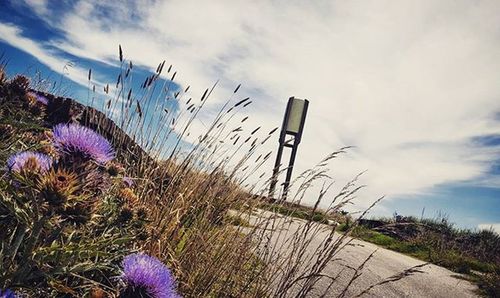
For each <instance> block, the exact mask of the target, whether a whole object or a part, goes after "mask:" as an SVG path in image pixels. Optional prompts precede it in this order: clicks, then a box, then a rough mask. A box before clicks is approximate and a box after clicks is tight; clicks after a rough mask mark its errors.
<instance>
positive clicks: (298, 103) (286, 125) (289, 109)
mask: <svg viewBox="0 0 500 298" xmlns="http://www.w3.org/2000/svg"><path fill="white" fill-rule="evenodd" d="M308 106H309V101H308V100H307V99H298V98H295V97H290V99H288V104H287V106H286V111H285V117H284V119H283V125H282V127H281V133H280V138H279V140H278V142H279V147H278V153H277V155H276V162H275V164H274V168H273V176H272V178H271V184H270V185H269V198H273V197H274V192H275V190H276V184H277V183H278V174H279V170H280V166H281V158H282V155H283V148H285V147H290V148H292V152H291V154H290V161H289V164H288V168H287V171H286V178H285V182H284V183H283V195H282V200H286V197H287V194H288V188H289V187H290V180H291V178H292V170H293V165H294V163H295V157H296V156H297V148H298V147H299V143H300V140H301V138H302V131H303V130H304V124H305V121H306V115H307V108H308ZM287 136H291V137H292V138H291V139H289V140H285V139H286V137H287Z"/></svg>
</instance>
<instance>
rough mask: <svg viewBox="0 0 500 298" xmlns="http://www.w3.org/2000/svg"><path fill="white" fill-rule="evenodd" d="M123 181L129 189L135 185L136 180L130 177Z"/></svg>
mask: <svg viewBox="0 0 500 298" xmlns="http://www.w3.org/2000/svg"><path fill="white" fill-rule="evenodd" d="M122 181H123V184H125V185H126V186H127V187H132V186H133V185H134V180H132V178H130V177H123V179H122Z"/></svg>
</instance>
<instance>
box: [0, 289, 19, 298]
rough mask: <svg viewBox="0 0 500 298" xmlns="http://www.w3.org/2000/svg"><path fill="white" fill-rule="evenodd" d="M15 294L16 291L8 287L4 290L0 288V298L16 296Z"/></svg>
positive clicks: (14, 297) (13, 297)
mask: <svg viewBox="0 0 500 298" xmlns="http://www.w3.org/2000/svg"><path fill="white" fill-rule="evenodd" d="M16 297H17V295H16V293H14V292H12V291H11V290H9V289H6V290H5V291H2V290H0V298H16Z"/></svg>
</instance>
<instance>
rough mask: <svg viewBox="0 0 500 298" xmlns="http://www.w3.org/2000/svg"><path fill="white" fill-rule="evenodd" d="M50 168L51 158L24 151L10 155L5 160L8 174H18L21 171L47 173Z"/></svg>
mask: <svg viewBox="0 0 500 298" xmlns="http://www.w3.org/2000/svg"><path fill="white" fill-rule="evenodd" d="M51 166H52V158H50V157H49V156H48V155H45V154H43V153H38V152H31V151H24V152H19V153H15V154H13V155H11V156H10V157H9V159H8V160H7V168H8V170H9V172H16V173H19V172H21V170H23V169H28V168H29V167H31V169H38V170H40V172H42V173H45V172H47V171H48V170H49V169H50V167H51Z"/></svg>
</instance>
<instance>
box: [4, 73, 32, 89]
mask: <svg viewBox="0 0 500 298" xmlns="http://www.w3.org/2000/svg"><path fill="white" fill-rule="evenodd" d="M29 85H30V80H29V79H28V78H27V77H25V76H23V75H17V76H15V77H14V78H13V79H12V80H10V82H9V86H10V88H12V90H14V91H15V92H21V91H22V92H24V91H26V89H28V87H29Z"/></svg>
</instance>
